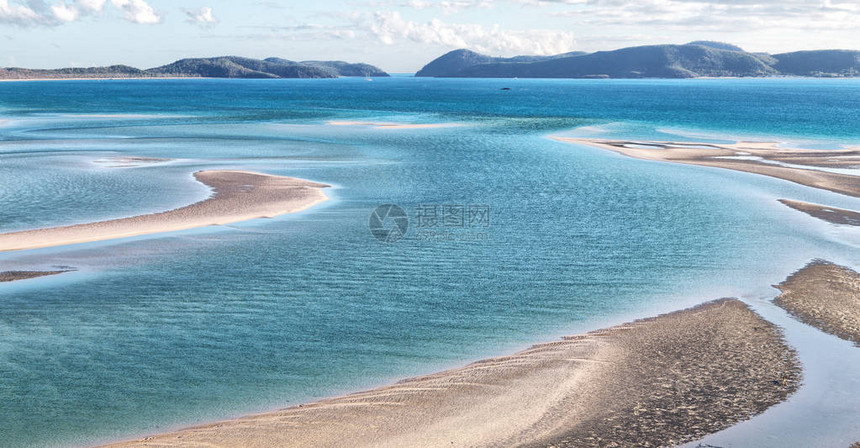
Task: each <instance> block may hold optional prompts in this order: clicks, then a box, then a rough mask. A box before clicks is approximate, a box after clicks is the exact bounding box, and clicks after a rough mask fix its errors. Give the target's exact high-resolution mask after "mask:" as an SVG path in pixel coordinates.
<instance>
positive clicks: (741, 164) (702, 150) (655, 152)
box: [552, 137, 860, 197]
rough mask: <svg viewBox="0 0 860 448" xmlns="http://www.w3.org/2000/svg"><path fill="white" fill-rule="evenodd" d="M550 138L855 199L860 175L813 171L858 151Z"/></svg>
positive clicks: (853, 158) (847, 164) (856, 160)
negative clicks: (766, 178)
mask: <svg viewBox="0 0 860 448" xmlns="http://www.w3.org/2000/svg"><path fill="white" fill-rule="evenodd" d="M552 138H553V139H555V140H558V141H562V142H567V143H577V144H582V145H588V146H592V147H596V148H601V149H608V150H610V151H614V152H617V153H619V154H624V155H626V156H630V157H634V158H637V159H645V160H656V161H663V162H674V163H684V164H688V165H700V166H710V167H716V168H724V169H730V170H735V171H744V172H747V173H754V174H761V175H764V176H770V177H775V178H778V179H783V180H788V181H791V182H794V183H797V184H800V185H805V186H807V187H814V188H822V189H825V190H829V191H833V192H836V193H841V194H845V195H848V196H854V197H860V176H852V175H849V174H842V173H834V172H827V171H822V170H821V169H815V167H825V166H826V167H828V168H841V169H846V168H855V167H857V166H860V150H858V149H853V148H851V149H841V150H832V151H818V150H809V149H783V148H778V147H777V144H776V143H758V142H740V143H736V144H730V145H724V144H711V143H695V142H651V141H649V142H640V141H628V140H602V139H601V140H598V139H582V138H566V137H552ZM779 163H791V164H793V165H804V166H806V167H809V168H808V169H807V168H798V167H789V166H782V165H779Z"/></svg>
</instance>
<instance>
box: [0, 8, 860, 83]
mask: <svg viewBox="0 0 860 448" xmlns="http://www.w3.org/2000/svg"><path fill="white" fill-rule="evenodd" d="M858 37H860V0H812V1H807V0H716V1H706V0H443V1H432V0H301V1H293V0H290V1H286V0H269V1H255V0H241V1H237V0H232V1H228V0H0V66H19V67H29V68H58V67H70V66H76V67H80V66H97V65H112V64H126V65H131V66H135V67H139V68H150V67H155V66H159V65H164V64H167V63H170V62H173V61H174V60H176V59H181V58H187V57H207V56H210V57H211V56H223V55H237V56H247V57H256V58H265V57H270V56H276V57H282V58H286V59H291V60H298V61H301V60H308V59H324V60H346V61H349V62H367V63H371V64H374V65H377V66H379V67H381V68H382V69H383V70H386V71H389V72H392V73H406V72H415V71H416V70H418V69H420V68H421V67H422V66H423V65H424V64H426V63H427V62H429V61H430V60H432V59H434V58H436V57H438V56H440V55H442V54H444V53H445V52H447V51H450V50H454V49H457V48H469V49H472V50H475V51H479V52H482V53H486V54H490V55H494V56H513V55H519V54H538V55H547V54H557V53H564V52H568V51H574V50H580V51H599V50H612V49H616V48H621V47H627V46H634V45H649V44H663V43H675V44H679V43H686V42H689V41H693V40H715V41H721V42H729V43H732V44H736V45H740V46H741V47H743V48H744V49H746V50H748V51H762V52H770V53H779V52H786V51H795V50H811V49H824V48H843V49H860V44H859V43H858Z"/></svg>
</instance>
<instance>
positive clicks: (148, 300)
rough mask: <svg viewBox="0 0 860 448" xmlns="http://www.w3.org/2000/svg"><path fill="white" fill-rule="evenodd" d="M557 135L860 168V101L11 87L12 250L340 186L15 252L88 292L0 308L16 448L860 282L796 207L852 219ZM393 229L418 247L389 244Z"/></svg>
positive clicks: (599, 88) (318, 84)
mask: <svg viewBox="0 0 860 448" xmlns="http://www.w3.org/2000/svg"><path fill="white" fill-rule="evenodd" d="M504 87H509V88H510V89H511V90H502V88H504ZM332 121H335V122H337V121H359V122H396V123H404V124H410V123H412V124H418V123H420V124H427V123H430V124H447V125H446V126H440V127H432V128H403V129H398V128H378V127H375V126H368V125H333V124H331V123H330V122H332ZM551 135H565V136H579V137H601V138H602V137H605V138H624V139H632V140H637V139H639V140H649V139H651V140H674V141H703V142H730V141H735V140H757V141H780V142H784V143H785V144H786V145H788V146H797V147H806V148H812V149H819V148H834V147H839V146H841V145H857V144H858V142H860V80H840V79H828V80H815V79H754V80H753V79H750V80H745V79H728V80H726V79H703V80H487V79H420V78H410V77H394V78H387V79H382V78H379V79H374V80H373V82H367V81H366V80H364V79H348V78H342V79H334V80H154V81H147V80H127V81H50V82H38V81H36V82H7V83H0V232H10V231H16V230H25V229H33V228H40V227H48V226H57V225H67V224H75V223H82V222H90V221H95V220H103V219H111V218H119V217H126V216H133V215H138V214H141V213H151V212H156V211H161V210H166V209H171V208H175V207H179V206H182V205H185V204H188V203H191V202H194V201H197V200H201V199H203V198H205V197H207V195H208V194H209V191H208V189H207V188H206V187H204V186H202V185H200V184H198V183H196V182H195V181H194V180H193V178H192V176H191V174H192V173H193V172H195V171H197V170H201V169H243V170H252V171H259V172H265V173H270V174H277V175H284V176H294V177H299V178H304V179H308V180H313V181H317V182H323V183H327V184H330V185H332V188H330V189H327V190H326V193H327V194H328V195H329V196H330V197H331V199H332V200H331V201H328V202H326V203H324V204H321V205H319V206H316V207H313V208H311V209H309V210H306V211H303V212H300V213H296V214H292V215H285V216H281V217H277V218H274V219H261V220H254V221H249V222H243V223H238V224H233V225H229V226H221V227H210V228H205V229H197V230H190V231H183V232H175V233H170V234H162V235H151V236H145V237H135V238H129V239H125V240H115V241H108V242H98V243H87V244H79V245H74V246H66V247H59V248H49V249H39V250H33V251H26V252H6V253H0V271H5V270H14V269H50V268H52V267H55V266H71V267H74V268H76V269H77V271H75V272H72V273H67V274H62V275H58V276H53V277H45V278H41V279H36V280H28V281H23V282H13V283H4V284H0V403H2V405H0V445H2V446H9V447H44V446H80V445H91V444H95V443H99V442H107V441H113V440H118V439H126V438H131V437H136V436H141V435H145V434H149V433H153V432H163V431H166V430H169V429H174V428H178V427H183V426H188V425H191V424H196V423H201V422H207V421H212V420H218V419H224V418H228V417H234V416H238V415H243V414H246V413H252V412H262V411H266V410H272V409H277V408H280V407H285V406H289V405H294V404H298V403H301V402H306V401H309V400H313V399H318V398H323V397H327V396H332V395H336V394H341V393H347V392H351V391H356V390H360V389H363V388H368V387H373V386H378V385H382V384H387V383H390V382H392V381H395V380H397V379H402V378H405V377H408V376H413V375H418V374H424V373H431V372H434V371H437V370H440V369H444V368H449V367H455V366H459V365H462V364H465V363H467V362H470V361H474V360H477V359H481V358H483V357H487V356H493V355H498V354H504V353H510V352H512V351H514V350H517V349H521V348H524V347H527V346H528V345H530V344H532V343H536V342H542V341H547V340H551V339H553V338H556V337H558V336H561V335H565V334H573V333H577V332H583V331H588V330H592V329H596V328H600V327H603V326H606V325H609V324H616V323H621V322H623V321H626V320H629V319H632V318H637V317H645V316H649V315H653V314H655V313H658V312H665V311H670V310H675V309H679V308H681V307H685V306H688V305H692V304H695V303H699V302H702V301H705V300H709V299H714V298H719V297H726V296H742V297H751V298H767V297H770V296H773V295H775V294H776V290H775V289H773V288H771V286H770V285H772V284H775V283H778V282H780V281H782V280H783V279H784V278H785V276H786V275H788V274H790V273H791V272H792V271H794V270H796V269H799V268H800V267H802V266H803V265H804V264H805V263H807V262H808V261H810V260H812V259H814V258H824V259H828V260H831V261H834V262H837V263H840V264H844V265H848V266H853V267H855V268H857V267H858V266H860V251H858V247H860V232H858V231H857V229H856V228H846V227H840V226H834V225H831V224H828V223H825V222H822V221H818V220H816V219H814V218H811V217H808V216H806V215H802V214H800V213H798V212H796V211H794V210H791V209H789V208H787V207H785V206H783V205H781V204H780V203H778V202H777V201H776V199H779V198H787V199H796V200H802V201H811V202H816V203H821V204H827V205H832V206H836V207H843V208H853V209H860V200H858V199H856V198H850V197H846V196H842V195H838V194H835V193H830V192H827V191H822V190H813V189H810V188H806V187H802V186H799V185H796V184H792V183H789V182H786V181H782V180H778V179H772V178H767V177H761V176H756V175H751V174H745V173H738V172H732V171H727V170H721V169H715V168H705V167H695V166H684V165H673V164H665V163H656V162H649V161H642V160H635V159H631V158H626V157H623V156H620V155H617V154H614V153H609V152H606V151H603V150H599V149H594V148H587V147H584V146H579V145H573V144H567V143H561V142H557V141H554V140H551V139H550V138H549V136H551ZM122 157H146V158H156V159H165V160H143V161H134V160H132V161H128V160H123V159H120V158H122ZM387 204H393V205H397V206H398V207H400V208H401V209H402V210H403V211H404V212H405V215H406V216H407V220H406V222H407V225H408V229H407V230H406V232H405V235H404V236H403V238H401V239H399V240H397V241H380V240H379V239H378V238H376V237H375V235H374V233H373V232H372V231H371V227H372V225H371V224H372V223H371V221H370V218H371V215H372V213H373V212H374V210H375V209H376V208H377V207H379V206H381V205H387ZM434 218H438V219H435V220H434Z"/></svg>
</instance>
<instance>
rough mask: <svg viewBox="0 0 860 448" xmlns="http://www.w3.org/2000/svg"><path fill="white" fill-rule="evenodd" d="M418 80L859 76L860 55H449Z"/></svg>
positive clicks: (682, 50) (724, 50)
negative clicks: (495, 56)
mask: <svg viewBox="0 0 860 448" xmlns="http://www.w3.org/2000/svg"><path fill="white" fill-rule="evenodd" d="M415 76H418V77H440V78H586V79H587V78H597V79H600V78H702V77H770V76H803V77H828V78H836V77H857V76H860V51H855V50H816V51H797V52H792V53H781V54H768V53H750V52H747V51H744V50H743V49H742V48H740V47H737V46H734V45H731V44H726V43H722V42H709V41H695V42H690V43H688V44H684V45H645V46H638V47H629V48H622V49H619V50H613V51H598V52H595V53H582V52H573V53H564V54H560V55H555V56H536V57H535V56H525V57H523V56H519V57H513V58H494V57H490V56H486V55H483V54H479V53H475V52H473V51H470V50H466V49H460V50H454V51H451V52H449V53H446V54H444V55H442V56H440V57H439V58H436V59H435V60H433V61H431V62H430V63H428V64H427V65H425V66H424V68H422V69H421V70H420V71H418V73H416V74H415Z"/></svg>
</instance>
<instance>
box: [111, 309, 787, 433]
mask: <svg viewBox="0 0 860 448" xmlns="http://www.w3.org/2000/svg"><path fill="white" fill-rule="evenodd" d="M799 379H800V368H799V365H798V362H797V360H796V359H795V356H794V353H793V351H792V350H791V349H790V348H788V347H787V346H786V344H785V343H784V342H783V340H782V337H781V334H780V332H779V331H778V330H777V329H776V328H775V327H774V326H773V325H771V324H770V323H768V322H766V321H764V320H763V319H761V318H760V317H759V316H758V315H756V314H755V313H753V312H752V311H751V310H750V309H749V308H748V307H747V306H746V305H744V304H743V303H742V302H740V301H738V300H733V299H722V300H718V301H714V302H709V303H706V304H703V305H700V306H697V307H695V308H691V309H689V310H684V311H679V312H675V313H671V314H666V315H662V316H659V317H655V318H650V319H644V320H639V321H636V322H633V323H630V324H625V325H620V326H617V327H612V328H609V329H605V330H599V331H594V332H591V333H588V334H585V335H581V336H575V337H569V338H565V339H563V340H561V341H557V342H551V343H547V344H541V345H536V346H534V347H532V348H530V349H528V350H525V351H522V352H520V353H517V354H514V355H510V356H503V357H499V358H492V359H487V360H484V361H480V362H477V363H474V364H470V365H468V366H465V367H462V368H458V369H454V370H449V371H445V372H441V373H437V374H434V375H429V376H424V377H418V378H413V379H409V380H405V381H401V382H399V383H397V384H394V385H391V386H387V387H382V388H379V389H375V390H370V391H366V392H361V393H356V394H352V395H347V396H343V397H339V398H333V399H328V400H323V401H319V402H316V403H312V404H307V405H304V406H299V407H293V408H289V409H284V410H281V411H277V412H273V413H269V414H262V415H255V416H249V417H245V418H241V419H237V420H230V421H224V422H220V423H214V424H209V425H205V426H200V427H195V428H190V429H186V430H182V431H179V432H175V433H170V434H163V435H159V436H154V437H147V438H145V439H142V440H138V441H131V442H125V443H119V444H115V445H112V446H114V447H167V446H175V447H203V446H205V447H233V446H242V447H271V446H278V447H306V446H314V447H339V446H352V447H363V446H374V447H404V446H409V447H442V446H446V447H450V446H514V445H541V446H545V445H553V446H575V447H585V446H603V447H606V446H631V447H632V446H637V447H638V446H658V445H661V446H662V445H670V444H674V443H679V442H684V441H689V440H695V439H697V438H699V437H701V436H703V435H705V434H708V433H711V432H715V431H717V430H720V429H722V428H724V427H726V426H728V425H731V424H733V423H735V422H738V421H740V420H745V419H748V418H749V417H750V416H752V415H755V414H758V413H760V412H762V411H763V410H765V409H766V408H768V407H769V406H771V405H773V404H775V403H778V402H780V401H782V400H784V399H785V398H786V396H787V395H788V394H790V393H792V392H793V391H794V390H796V388H797V387H798V383H799Z"/></svg>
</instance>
